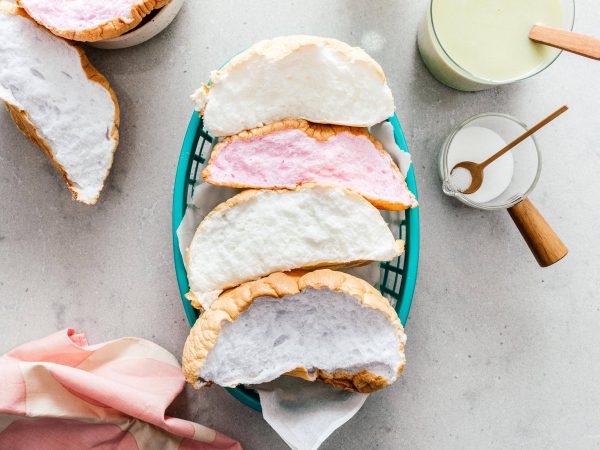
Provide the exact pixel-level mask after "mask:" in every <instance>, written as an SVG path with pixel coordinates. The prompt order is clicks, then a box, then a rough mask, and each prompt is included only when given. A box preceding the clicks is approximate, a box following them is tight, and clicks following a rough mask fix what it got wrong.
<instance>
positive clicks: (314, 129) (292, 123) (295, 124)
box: [202, 119, 418, 211]
mask: <svg viewBox="0 0 600 450" xmlns="http://www.w3.org/2000/svg"><path fill="white" fill-rule="evenodd" d="M291 129H295V130H299V131H302V132H303V133H305V134H306V135H307V136H309V137H311V138H313V139H316V140H318V141H326V140H328V139H330V138H332V137H334V136H336V135H338V134H341V133H350V134H353V135H355V136H364V137H366V138H367V139H369V141H371V143H372V144H373V146H374V147H375V148H376V150H377V151H378V152H379V154H380V155H382V157H383V158H386V159H388V160H389V163H390V167H391V170H392V171H393V172H394V173H395V174H396V175H397V176H398V179H400V180H401V182H402V183H403V184H404V187H405V188H406V191H407V192H408V193H409V194H410V196H411V198H412V199H413V200H414V204H413V205H406V204H404V203H393V202H388V201H386V200H383V199H379V198H372V197H367V196H365V198H366V199H367V200H368V201H369V202H370V203H371V204H373V205H374V206H376V207H377V208H380V209H387V210H391V211H402V210H405V209H407V208H411V207H412V208H414V207H416V206H418V203H417V201H416V199H415V198H414V196H413V194H412V193H411V192H410V190H409V189H408V186H407V185H406V181H405V180H404V175H402V172H400V169H399V168H398V166H397V165H396V164H395V163H394V161H393V160H392V158H391V157H390V156H389V154H388V152H387V151H385V149H384V148H383V145H381V142H379V141H378V140H377V139H375V137H374V136H373V135H372V134H371V133H369V131H368V130H367V129H366V128H360V127H349V126H345V125H329V124H318V123H313V122H308V121H307V120H304V119H284V120H280V121H278V122H274V123H271V124H269V125H265V126H262V127H257V128H252V129H250V130H245V131H242V132H240V133H238V134H235V135H233V136H229V137H226V138H225V139H223V140H222V141H221V142H219V143H218V144H216V145H215V146H214V148H213V149H212V152H211V154H210V159H209V161H208V164H207V166H206V167H205V168H204V170H203V171H202V177H203V178H204V180H205V181H206V182H207V183H210V184H213V185H215V186H228V187H233V188H241V189H247V188H258V187H259V186H251V185H245V184H238V183H221V182H218V181H215V180H213V179H211V168H212V165H213V164H214V162H215V160H216V158H217V155H218V154H219V152H221V150H223V149H224V148H225V147H226V146H227V145H229V144H231V143H232V142H235V141H237V140H244V141H250V140H252V139H256V138H260V137H263V136H266V135H267V134H270V133H275V132H278V131H283V130H291ZM300 185H301V184H300ZM269 188H270V189H285V186H270V187H269Z"/></svg>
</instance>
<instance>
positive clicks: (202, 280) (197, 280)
mask: <svg viewBox="0 0 600 450" xmlns="http://www.w3.org/2000/svg"><path fill="white" fill-rule="evenodd" d="M402 249H403V242H402V241H396V240H395V239H394V236H393V235H392V233H391V231H390V229H389V228H388V226H387V224H386V223H385V221H384V220H383V218H382V217H381V214H379V211H378V210H377V209H376V208H375V207H374V206H373V205H371V204H370V203H369V202H367V201H366V200H365V199H364V198H363V197H362V196H360V195H359V194H356V193H354V192H352V191H350V190H348V189H343V188H340V187H335V186H325V185H317V184H306V185H303V186H301V187H299V188H296V189H294V190H247V191H244V192H241V193H240V194H237V195H236V196H234V197H232V198H231V199H229V200H227V201H226V202H224V203H222V204H220V205H219V206H217V207H216V208H215V209H214V210H213V211H212V212H210V213H209V214H208V215H207V216H206V218H205V219H204V220H203V221H202V222H201V223H200V225H199V226H198V229H197V230H196V233H195V235H194V238H193V239H192V242H191V244H190V247H189V249H188V251H187V257H186V262H187V273H188V280H189V284H190V292H189V293H188V298H189V299H190V300H192V304H193V305H194V306H195V307H202V308H205V309H206V308H208V307H209V306H210V304H211V303H212V301H214V300H215V299H216V298H217V297H218V296H219V294H220V293H221V292H222V291H223V290H225V289H227V288H230V287H234V286H237V285H239V284H241V283H244V282H246V281H250V280H255V279H258V278H260V277H263V276H266V275H268V274H270V273H272V272H277V271H288V270H292V269H298V268H316V267H341V266H352V265H358V264H362V263H365V262H368V261H389V260H391V259H393V258H395V257H396V256H398V255H399V254H400V253H402Z"/></svg>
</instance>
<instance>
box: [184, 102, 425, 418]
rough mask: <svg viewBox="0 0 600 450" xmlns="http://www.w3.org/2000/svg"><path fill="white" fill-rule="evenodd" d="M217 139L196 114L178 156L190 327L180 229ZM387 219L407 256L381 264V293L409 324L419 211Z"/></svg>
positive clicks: (398, 133)
mask: <svg viewBox="0 0 600 450" xmlns="http://www.w3.org/2000/svg"><path fill="white" fill-rule="evenodd" d="M388 121H389V122H390V123H391V124H392V126H393V128H394V138H395V140H396V143H397V144H398V146H399V147H400V148H401V149H402V150H405V151H408V146H407V144H406V141H405V139H404V135H403V133H402V129H401V127H400V123H399V121H398V118H397V117H396V115H394V116H392V117H390V118H389V119H388ZM213 141H214V137H213V136H211V135H210V134H209V133H207V132H206V131H205V130H204V128H203V126H202V119H201V118H200V117H199V115H198V114H196V113H194V114H193V115H192V118H191V120H190V123H189V125H188V129H187V132H186V136H185V139H184V142H183V146H182V149H181V154H180V157H179V164H178V166H177V174H176V178H175V186H174V189H173V217H172V220H173V253H174V258H175V273H176V276H177V283H178V285H179V292H180V295H181V300H182V302H183V307H184V310H185V313H186V316H187V319H188V322H189V323H190V325H193V324H194V322H195V321H196V319H197V318H198V315H199V312H198V310H197V309H195V308H193V307H192V305H191V304H190V302H189V301H188V300H187V299H186V298H185V294H186V293H187V292H188V291H189V284H188V280H187V274H186V271H185V267H184V264H183V259H182V257H181V252H180V250H179V239H178V238H177V228H178V227H179V224H180V223H181V221H182V220H183V216H184V215H185V210H186V208H187V205H188V203H190V202H191V199H192V196H193V195H194V188H195V185H196V181H197V180H198V176H200V174H201V172H202V168H203V166H204V165H205V164H206V161H207V160H208V157H209V156H210V155H209V152H210V149H211V147H212V145H211V144H212V142H213ZM406 183H407V185H408V187H409V189H410V190H411V192H413V193H414V194H415V195H417V185H416V180H415V176H414V172H413V168H412V166H411V168H410V170H409V172H408V175H407V177H406ZM382 215H383V217H384V219H385V220H386V221H387V222H388V223H389V224H390V228H391V229H392V232H393V233H394V235H395V236H397V238H398V239H403V240H404V241H405V250H404V253H403V254H402V255H401V256H400V257H398V258H395V259H394V260H392V261H389V262H384V263H381V264H380V272H381V274H380V275H381V276H380V282H379V286H377V287H378V288H379V290H380V291H381V293H382V294H383V295H384V296H385V297H386V298H387V299H388V300H389V301H390V304H391V305H392V306H393V307H394V309H395V310H396V312H397V313H398V317H399V318H400V321H401V322H402V324H403V325H406V321H407V319H408V313H409V311H410V306H411V302H412V297H413V292H414V289H415V283H416V276H417V266H418V260H419V209H418V208H413V209H409V210H407V211H382ZM227 390H228V391H229V392H230V393H231V394H232V395H233V396H234V397H236V398H237V399H238V400H240V401H241V402H242V403H244V404H246V405H248V406H250V407H252V408H254V409H255V410H257V411H260V410H261V408H260V401H259V398H258V395H257V394H256V392H255V391H253V390H250V389H246V388H244V387H237V388H235V389H230V388H228V389H227Z"/></svg>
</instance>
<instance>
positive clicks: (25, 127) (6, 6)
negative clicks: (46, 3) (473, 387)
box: [0, 1, 120, 205]
mask: <svg viewBox="0 0 600 450" xmlns="http://www.w3.org/2000/svg"><path fill="white" fill-rule="evenodd" d="M0 12H1V13H6V14H11V15H18V16H21V17H24V18H26V19H28V20H31V21H32V22H33V23H36V22H35V21H33V20H32V19H31V17H29V16H28V15H27V13H26V12H25V11H24V10H23V8H20V7H18V6H16V5H14V4H12V3H9V2H5V1H1V2H0ZM36 25H37V26H38V27H39V28H42V29H44V28H43V27H41V26H40V25H39V24H37V23H36ZM44 30H45V29H44ZM46 31H47V30H46ZM65 42H67V41H65ZM67 44H68V45H70V46H71V47H72V48H73V49H75V50H76V51H77V52H78V53H79V59H80V60H81V67H82V69H83V71H84V72H85V73H86V75H87V78H88V79H89V80H90V81H93V82H95V83H98V84H100V85H101V86H102V87H103V88H104V89H106V90H107V91H108V93H109V94H110V97H111V99H112V101H113V104H114V105H115V121H114V124H113V128H112V130H111V133H110V137H111V138H112V139H113V140H114V143H115V145H114V148H113V152H112V155H113V156H114V153H115V150H116V149H117V146H118V145H119V120H120V110H119V102H118V100H117V96H116V94H115V92H114V91H113V89H112V88H111V87H110V84H109V83H108V80H107V79H106V78H105V77H104V75H102V74H101V73H100V72H98V70H97V69H96V68H95V67H94V66H93V65H92V63H91V62H90V61H89V59H88V58H87V56H86V55H85V53H84V51H83V50H82V49H80V48H79V47H76V46H74V45H72V44H70V43H69V42H67ZM4 104H5V106H6V109H7V110H8V111H9V113H10V116H11V117H12V119H13V121H14V122H15V124H16V125H17V128H19V130H21V132H22V133H23V134H24V135H25V136H27V137H28V138H29V139H30V140H31V141H32V142H33V143H34V144H36V145H37V146H38V147H39V148H40V149H41V150H42V151H43V152H44V153H45V154H46V155H47V156H48V158H50V162H51V163H52V165H53V166H54V167H56V169H57V170H58V171H59V172H60V173H61V174H62V176H63V178H64V179H65V182H66V184H67V188H68V189H69V190H70V191H71V195H72V196H73V199H74V200H77V201H81V202H82V203H86V204H88V205H93V204H95V203H96V202H97V201H98V197H99V195H100V194H98V195H97V196H96V197H95V198H94V199H93V200H91V201H84V200H82V199H79V198H78V194H77V191H76V190H75V188H74V187H73V182H72V181H71V180H70V179H69V177H68V174H67V172H66V171H65V169H64V167H62V166H61V165H60V163H59V162H58V161H57V160H56V159H55V158H54V152H53V150H52V148H51V147H50V144H48V143H47V142H46V141H45V140H44V139H43V138H42V136H40V134H39V133H38V131H37V129H36V128H35V125H34V124H33V123H32V122H31V120H30V119H29V115H28V114H27V111H25V110H23V109H21V107H19V106H18V105H13V104H11V103H9V102H7V101H5V102H4ZM112 162H113V158H111V162H110V164H109V166H108V170H109V171H110V168H111V166H112ZM107 173H108V172H107ZM101 190H102V189H101Z"/></svg>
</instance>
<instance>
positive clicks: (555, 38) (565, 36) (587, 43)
mask: <svg viewBox="0 0 600 450" xmlns="http://www.w3.org/2000/svg"><path fill="white" fill-rule="evenodd" d="M529 39H531V40H532V41H534V42H537V43H539V44H545V45H549V46H551V47H556V48H560V49H561V50H566V51H567V52H571V53H576V54H578V55H581V56H585V57H587V58H592V59H597V60H600V39H596V38H594V37H591V36H586V35H585V34H579V33H574V32H573V31H569V30H563V29H561V28H551V27H546V26H543V25H534V26H533V28H531V31H529Z"/></svg>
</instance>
